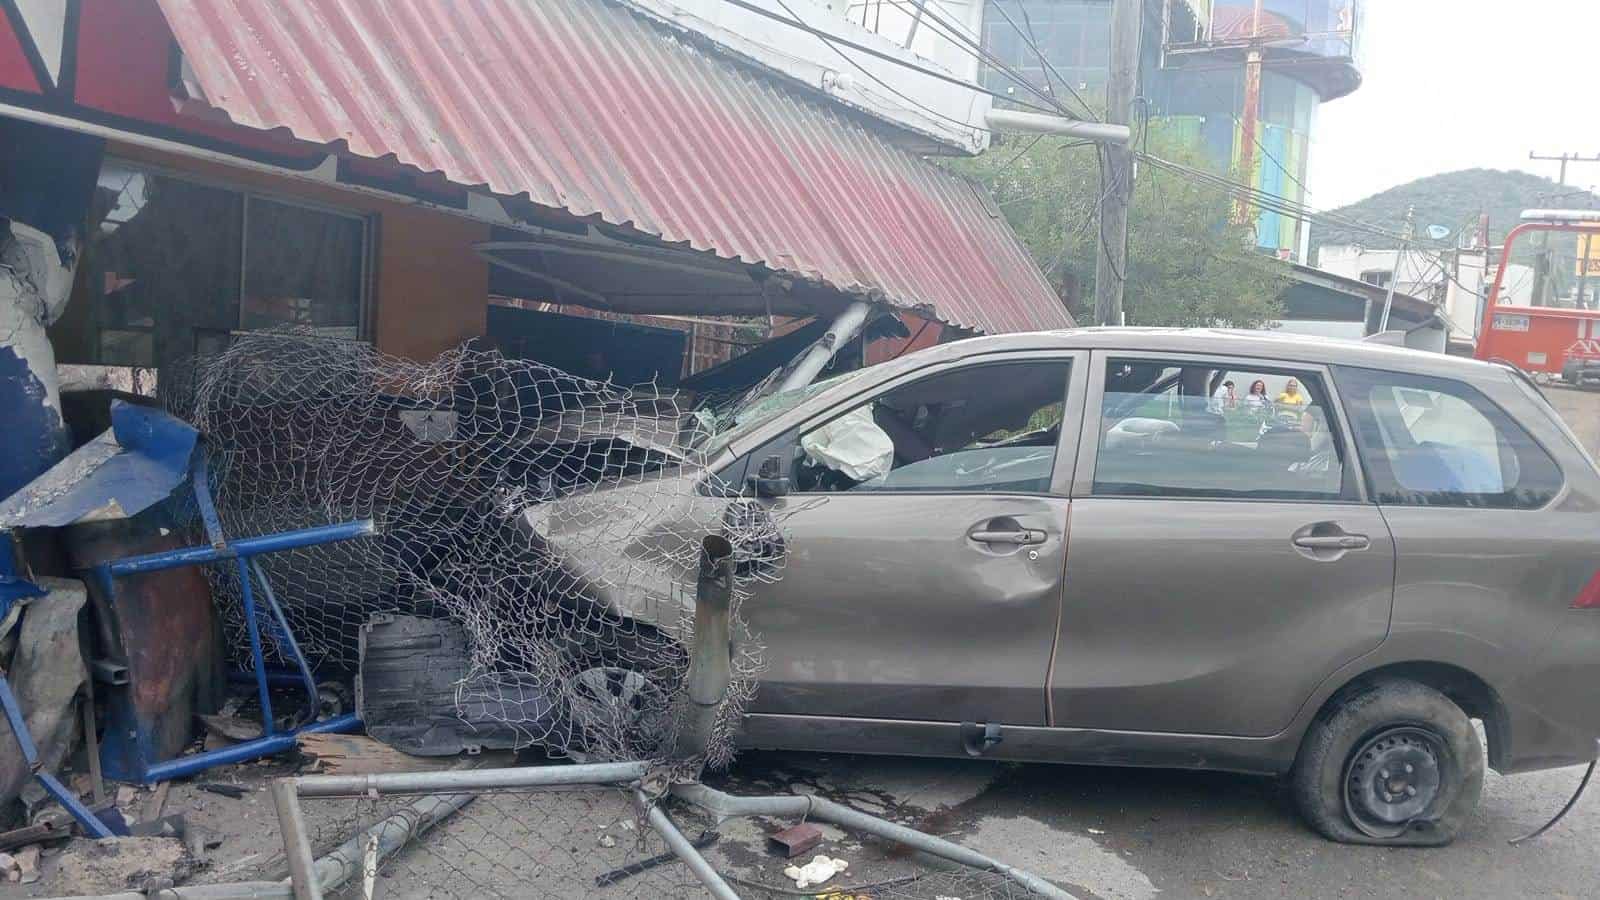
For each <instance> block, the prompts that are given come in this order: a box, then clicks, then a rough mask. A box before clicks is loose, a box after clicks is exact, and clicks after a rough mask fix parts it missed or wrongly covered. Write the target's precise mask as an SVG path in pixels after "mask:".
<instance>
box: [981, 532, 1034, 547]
mask: <svg viewBox="0 0 1600 900" xmlns="http://www.w3.org/2000/svg"><path fill="white" fill-rule="evenodd" d="M967 537H969V538H971V539H973V540H975V541H977V542H978V543H980V544H1016V545H1017V546H1018V547H1025V546H1028V545H1029V544H1042V543H1044V532H1043V531H1040V530H1039V529H1037V528H1023V529H1019V530H1017V531H988V530H982V531H969V532H967Z"/></svg>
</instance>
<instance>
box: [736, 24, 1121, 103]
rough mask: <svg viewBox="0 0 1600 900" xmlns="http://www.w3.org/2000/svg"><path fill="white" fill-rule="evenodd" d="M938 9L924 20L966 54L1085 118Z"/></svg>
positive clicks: (1050, 101) (1008, 97)
mask: <svg viewBox="0 0 1600 900" xmlns="http://www.w3.org/2000/svg"><path fill="white" fill-rule="evenodd" d="M728 2H730V3H733V2H743V0H728ZM935 9H936V7H935V6H934V4H933V3H931V2H930V3H929V4H928V5H927V6H924V7H923V19H924V21H930V22H933V23H935V24H936V25H938V26H942V33H943V34H944V36H945V37H947V38H949V39H950V40H951V41H952V42H954V43H956V44H958V45H963V46H964V47H965V48H966V49H965V52H966V53H967V55H969V56H972V57H974V58H976V59H977V60H978V61H979V62H981V63H984V64H986V65H988V66H989V67H990V68H992V69H994V70H996V71H998V72H1000V73H1001V74H1003V75H1005V76H1006V77H1007V78H1009V79H1011V81H1013V82H1015V83H1016V84H1017V85H1018V86H1020V87H1022V88H1023V89H1025V90H1027V91H1028V92H1029V93H1031V94H1033V95H1034V96H1036V97H1038V98H1039V99H1041V100H1043V101H1044V102H1045V103H1046V104H1048V105H1049V106H1051V107H1053V108H1054V109H1055V110H1056V111H1057V112H1059V113H1060V114H1061V115H1063V116H1065V117H1066V118H1069V119H1081V118H1083V117H1082V116H1079V115H1078V114H1077V113H1075V112H1073V111H1072V110H1070V109H1068V108H1067V107H1066V105H1065V104H1063V103H1062V102H1061V98H1059V97H1056V96H1055V95H1053V94H1051V93H1050V92H1048V91H1044V90H1041V89H1040V88H1039V87H1038V86H1037V85H1035V84H1034V83H1033V82H1031V81H1029V80H1028V79H1026V78H1024V77H1023V76H1022V74H1021V73H1019V72H1017V71H1016V70H1015V69H1013V68H1011V67H1010V66H1009V65H1007V64H1006V63H1005V61H1003V60H1001V59H1000V57H998V56H996V55H995V54H994V53H993V51H990V50H988V49H986V48H985V47H984V46H983V43H982V42H981V41H979V40H976V39H974V38H972V37H971V36H969V35H966V34H964V33H962V31H961V30H960V28H959V27H958V26H956V25H953V24H951V22H950V21H949V20H948V19H946V18H944V17H943V15H942V14H940V13H938V12H936V11H935ZM1013 27H1014V26H1013ZM1017 34H1018V36H1019V37H1023V38H1026V36H1025V35H1023V34H1022V33H1021V31H1018V32H1017ZM985 93H988V94H990V95H991V96H997V97H999V98H1000V99H1003V100H1008V101H1010V102H1012V103H1017V102H1019V101H1017V100H1016V99H1014V98H1012V97H1010V96H1008V95H1005V94H1000V93H998V92H995V91H985ZM1089 121H1099V120H1098V119H1097V118H1096V117H1094V116H1093V115H1091V116H1090V117H1089Z"/></svg>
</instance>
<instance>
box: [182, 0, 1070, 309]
mask: <svg viewBox="0 0 1600 900" xmlns="http://www.w3.org/2000/svg"><path fill="white" fill-rule="evenodd" d="M159 2H160V5H161V8H162V9H163V11H164V12H165V13H166V16H167V20H168V22H169V23H170V25H171V26H172V29H173V33H174V35H175V36H176V38H177V40H178V43H179V45H180V46H181V47H182V50H183V53H184V58H185V60H187V62H188V63H189V65H190V66H191V67H192V68H193V70H194V72H195V75H196V77H197V79H198V82H199V84H200V86H201V88H202V89H203V90H204V92H205V95H206V101H207V102H208V103H210V104H211V105H213V106H215V107H217V108H219V109H221V110H222V111H223V112H225V113H226V114H227V115H228V116H229V117H230V118H231V119H232V120H233V121H234V122H237V123H239V124H243V125H247V126H250V127H253V128H260V129H275V128H282V129H287V130H288V131H289V132H290V133H292V134H293V135H294V136H296V137H298V138H300V139H302V140H306V141H312V142H316V143H319V144H327V145H331V146H332V147H334V148H335V149H340V150H348V152H350V153H353V154H355V155H357V156H362V157H370V158H374V159H382V158H392V159H395V160H398V161H399V162H400V163H402V164H404V165H407V166H411V167H414V168H416V169H418V170H421V171H424V172H437V173H441V174H443V175H444V176H445V177H447V178H448V179H450V180H451V181H453V182H455V183H458V184H462V185H467V186H474V187H477V186H482V187H486V188H487V189H488V190H490V191H493V192H494V193H496V194H501V195H505V196H511V197H517V196H526V197H527V198H529V199H531V200H532V201H533V202H535V203H538V204H541V205H544V206H549V207H556V208H560V209H564V210H567V211H568V212H571V213H572V214H574V215H578V216H596V217H598V218H599V219H601V220H603V221H605V222H608V223H610V224H613V225H618V226H628V227H631V228H634V229H637V230H638V231H640V232H643V233H645V234H649V235H653V236H656V237H659V238H661V239H662V240H664V241H667V242H670V243H680V244H683V245H685V246H687V247H691V248H693V249H696V250H702V251H708V252H710V253H714V254H716V255H717V256H720V257H724V258H727V259H734V260H739V261H742V262H745V263H760V264H764V265H766V266H768V267H770V268H772V269H776V270H779V271H781V272H784V273H788V274H791V275H794V276H797V277H799V278H802V279H806V280H809V281H815V282H821V283H825V284H828V285H831V286H832V287H834V288H837V289H839V290H842V291H846V292H848V293H851V294H855V295H858V296H863V297H867V298H869V299H881V300H885V301H887V302H889V303H892V304H894V305H897V306H901V307H905V308H928V307H931V308H932V309H933V310H935V312H936V314H937V316H938V317H939V318H940V319H942V320H944V321H945V322H948V323H950V324H952V325H956V326H959V327H963V328H969V329H974V330H979V331H984V332H989V333H997V332H1006V331H1023V330H1030V329H1042V328H1059V327H1066V326H1069V325H1071V324H1072V320H1071V317H1070V316H1069V315H1068V314H1067V312H1066V310H1065V308H1063V306H1062V304H1061V302H1060V301H1059V300H1058V299H1057V297H1056V295H1055V293H1054V292H1053V291H1052V290H1051V288H1050V286H1049V284H1048V283H1046V281H1045V279H1044V276H1043V275H1042V274H1041V273H1040V271H1039V269H1038V268H1037V267H1036V266H1035V265H1034V263H1033V262H1032V260H1031V259H1030V258H1029V256H1028V253H1027V251H1026V249H1025V248H1024V247H1023V246H1022V244H1021V243H1020V242H1019V241H1018V240H1017V237H1016V235H1015V234H1013V233H1012V231H1011V230H1010V228H1009V227H1008V226H1007V225H1006V223H1005V220H1004V219H1003V218H1002V217H1001V215H1000V212H999V210H998V209H997V208H996V207H995V205H994V202H993V200H992V199H991V198H990V197H989V196H988V195H987V194H986V193H985V192H984V191H983V190H982V189H981V188H979V187H977V186H976V185H974V184H972V183H970V182H968V181H967V180H965V179H963V178H960V177H957V176H956V175H954V174H951V173H950V172H948V171H946V170H944V169H942V168H940V167H938V166H936V165H934V164H932V163H929V162H927V161H925V160H923V159H921V158H919V157H917V156H915V155H914V154H912V153H910V152H907V151H905V150H902V149H900V148H899V147H896V146H895V145H893V144H891V143H890V142H889V141H887V140H885V139H884V138H883V137H882V136H880V135H879V134H877V133H875V132H874V131H873V130H872V128H871V126H869V125H868V124H866V123H865V122H864V121H863V120H862V119H861V118H860V117H858V116H855V115H853V114H851V113H848V112H847V111H845V110H844V109H843V108H841V107H838V106H837V105H834V104H832V103H830V102H828V101H826V100H823V99H821V98H813V97H812V96H810V95H809V94H806V93H803V92H802V91H801V90H799V89H797V88H794V87H792V86H790V85H787V84H783V83H780V82H779V81H778V80H776V79H774V78H771V77H767V76H765V75H762V74H760V73H758V72H757V71H755V70H753V69H750V68H747V67H745V66H743V65H741V64H739V63H737V62H735V61H733V60H731V59H728V58H724V57H721V56H718V55H715V54H714V53H710V52H707V51H706V50H704V49H702V48H700V47H698V46H691V45H690V44H688V43H686V42H685V41H684V40H682V39H680V38H679V37H678V36H676V35H674V34H672V33H669V32H668V31H667V30H666V29H664V28H662V27H659V26H657V25H655V24H653V23H651V22H650V21H647V20H646V19H644V18H643V17H641V16H640V15H639V14H637V13H635V12H632V11H630V10H628V9H626V8H623V7H620V6H618V5H616V4H614V3H612V2H608V0H539V2H536V3H534V2H527V0H459V2H453V3H439V2H437V0H381V2H380V0H277V2H273V3H259V2H256V0H159Z"/></svg>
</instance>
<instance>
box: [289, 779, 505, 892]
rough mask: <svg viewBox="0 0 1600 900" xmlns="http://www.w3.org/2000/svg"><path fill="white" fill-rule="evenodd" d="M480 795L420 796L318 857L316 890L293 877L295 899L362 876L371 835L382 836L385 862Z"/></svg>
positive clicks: (313, 882)
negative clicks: (301, 883)
mask: <svg viewBox="0 0 1600 900" xmlns="http://www.w3.org/2000/svg"><path fill="white" fill-rule="evenodd" d="M476 796H477V795H476V794H435V795H430V796H427V797H419V798H418V799H417V801H416V802H415V803H412V804H411V805H410V806H407V807H406V808H404V809H402V810H400V811H399V812H396V813H395V814H394V815H392V816H390V817H388V818H387V819H384V820H383V821H381V822H379V823H377V824H376V825H373V826H372V827H371V828H368V829H367V830H365V831H361V832H358V833H356V834H355V835H353V836H351V838H350V839H349V840H348V841H345V842H344V843H343V844H340V845H339V846H338V847H337V848H335V849H334V851H333V852H332V853H329V854H328V855H327V856H324V857H322V858H321V859H319V860H317V861H316V863H315V864H314V865H313V866H312V867H311V872H310V878H309V879H308V880H307V885H308V886H313V887H314V891H307V892H304V893H302V892H301V889H300V879H299V878H298V877H294V878H293V881H294V896H295V900H314V898H321V897H322V896H323V894H324V893H329V894H331V893H333V892H335V891H337V890H338V889H339V888H341V887H343V886H344V883H345V882H347V881H349V880H350V879H352V878H354V877H356V876H357V875H360V874H361V867H362V861H361V860H362V856H363V855H364V854H365V852H366V843H367V839H368V838H369V837H376V838H377V839H378V862H379V864H380V865H381V864H382V863H383V861H384V860H386V859H388V858H389V857H391V856H393V855H395V854H396V853H399V852H400V850H401V849H402V848H404V847H405V845H406V844H408V843H410V842H411V841H413V840H416V839H417V838H419V837H421V836H423V835H424V834H427V833H428V830H429V829H431V828H433V826H435V825H437V824H439V823H440V822H443V821H444V820H445V819H448V818H450V816H452V815H454V814H455V813H457V812H459V811H461V809H462V808H463V807H465V806H466V805H467V804H468V803H471V802H472V801H473V800H474V799H475V798H476ZM285 840H287V837H286V838H285ZM303 859H304V857H302V860H303ZM291 868H293V866H292V865H291Z"/></svg>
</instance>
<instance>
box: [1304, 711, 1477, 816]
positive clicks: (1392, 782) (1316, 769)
mask: <svg viewBox="0 0 1600 900" xmlns="http://www.w3.org/2000/svg"><path fill="white" fill-rule="evenodd" d="M1483 768H1484V760H1483V745H1482V743H1480V741H1479V740H1478V733H1477V731H1476V730H1475V729H1474V728H1473V727H1472V720H1471V719H1468V718H1467V714H1466V713H1465V712H1462V710H1461V707H1459V706H1457V705H1456V704H1455V703H1453V702H1451V700H1450V698H1448V697H1446V696H1445V695H1443V694H1441V693H1439V692H1438V691H1436V690H1434V689H1433V688H1430V687H1427V686H1426V685H1422V684H1418V683H1416V682H1414V681H1403V680H1387V681H1376V682H1372V683H1369V684H1366V685H1363V686H1361V687H1358V688H1356V689H1353V690H1351V691H1350V692H1348V693H1347V694H1345V695H1344V696H1342V697H1339V698H1336V699H1335V700H1334V701H1333V702H1331V703H1329V704H1328V706H1327V707H1326V708H1325V709H1323V711H1322V712H1321V713H1319V714H1318V715H1317V718H1316V720H1315V721H1313V722H1312V724H1311V728H1310V729H1309V730H1308V731H1307V732H1306V736H1305V740H1304V741H1303V742H1302V743H1301V745H1300V754H1299V756H1298V758H1297V759H1296V760H1295V766H1294V771H1293V773H1292V774H1291V776H1290V789H1291V791H1292V793H1293V795H1294V800H1295V806H1296V807H1297V808H1298V809H1299V810H1300V814H1301V816H1303V817H1304V818H1305V820H1306V822H1307V823H1309V824H1310V825H1311V827H1312V828H1315V829H1316V830H1317V831H1318V832H1320V833H1321V834H1322V835H1323V836H1324V837H1327V838H1329V839H1330V840H1335V841H1340V842H1343V843H1349V844H1374V845H1378V846H1410V847H1438V846H1443V845H1445V844H1448V843H1450V842H1451V841H1453V840H1455V837H1456V835H1457V834H1459V833H1460V831H1461V829H1462V827H1463V826H1464V825H1466V823H1467V821H1468V819H1469V818H1470V817H1471V816H1472V812H1473V810H1474V809H1476V808H1477V806H1478V798H1479V797H1480V796H1481V795H1482V794H1483ZM1391 769H1393V770H1394V771H1393V772H1391V771H1390V770H1391ZM1391 791H1393V793H1390V792H1391Z"/></svg>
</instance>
